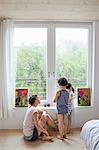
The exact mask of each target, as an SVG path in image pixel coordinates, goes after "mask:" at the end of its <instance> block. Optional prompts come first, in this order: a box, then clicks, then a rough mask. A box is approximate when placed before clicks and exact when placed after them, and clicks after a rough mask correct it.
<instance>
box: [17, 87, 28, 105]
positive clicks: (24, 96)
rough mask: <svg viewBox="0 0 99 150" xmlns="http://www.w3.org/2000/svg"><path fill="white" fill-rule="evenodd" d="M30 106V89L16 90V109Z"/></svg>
mask: <svg viewBox="0 0 99 150" xmlns="http://www.w3.org/2000/svg"><path fill="white" fill-rule="evenodd" d="M27 106H28V89H21V88H20V89H16V90H15V107H27Z"/></svg>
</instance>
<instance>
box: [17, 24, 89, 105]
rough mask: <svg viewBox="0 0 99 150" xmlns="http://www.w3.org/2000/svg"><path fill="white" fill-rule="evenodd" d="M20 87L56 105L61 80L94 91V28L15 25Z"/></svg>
mask: <svg viewBox="0 0 99 150" xmlns="http://www.w3.org/2000/svg"><path fill="white" fill-rule="evenodd" d="M14 47H15V49H16V51H17V71H16V73H17V75H16V87H22V88H23V87H28V88H29V91H30V95H31V94H33V93H34V94H38V95H39V96H40V97H41V99H42V100H44V101H49V102H50V103H51V102H52V97H53V95H54V93H55V90H56V88H57V80H58V78H60V77H61V76H65V77H66V78H67V79H68V81H69V82H71V83H72V85H73V87H74V89H75V98H76V93H77V88H78V87H91V82H90V81H91V80H90V79H91V67H90V64H91V61H92V60H91V24H90V23H71V24H70V23H62V24H59V23H49V24H48V23H45V24H41V23H38V24H35V23H34V24H32V23H31V25H30V24H28V25H27V24H24V25H21V24H15V28H14Z"/></svg>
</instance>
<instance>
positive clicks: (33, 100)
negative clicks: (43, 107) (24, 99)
mask: <svg viewBox="0 0 99 150" xmlns="http://www.w3.org/2000/svg"><path fill="white" fill-rule="evenodd" d="M36 98H37V95H32V96H30V98H29V104H30V105H33V104H34V102H35V100H36Z"/></svg>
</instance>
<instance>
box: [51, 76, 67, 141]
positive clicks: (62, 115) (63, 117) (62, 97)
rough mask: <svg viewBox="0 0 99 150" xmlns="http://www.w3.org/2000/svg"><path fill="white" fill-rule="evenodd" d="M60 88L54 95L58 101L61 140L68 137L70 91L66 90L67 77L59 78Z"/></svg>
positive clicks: (55, 100)
mask: <svg viewBox="0 0 99 150" xmlns="http://www.w3.org/2000/svg"><path fill="white" fill-rule="evenodd" d="M58 84H59V90H58V91H57V92H56V95H55V97H54V102H56V103H57V113H58V115H57V116H58V128H59V133H60V136H58V138H60V139H61V140H63V139H64V138H65V139H66V138H67V125H68V118H67V114H68V99H69V92H68V91H67V90H66V86H67V84H68V82H67V79H66V78H60V79H59V80H58Z"/></svg>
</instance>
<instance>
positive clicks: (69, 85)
mask: <svg viewBox="0 0 99 150" xmlns="http://www.w3.org/2000/svg"><path fill="white" fill-rule="evenodd" d="M71 87H72V84H71V83H68V84H67V86H66V89H70V88H71ZM72 91H73V93H74V88H73V87H72Z"/></svg>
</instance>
